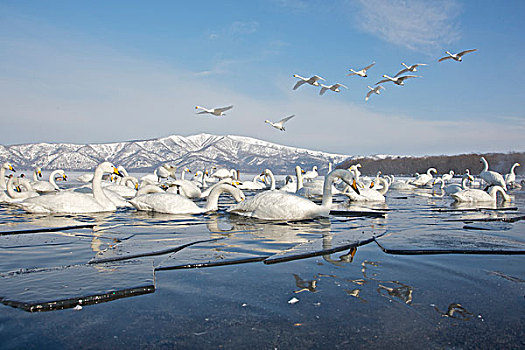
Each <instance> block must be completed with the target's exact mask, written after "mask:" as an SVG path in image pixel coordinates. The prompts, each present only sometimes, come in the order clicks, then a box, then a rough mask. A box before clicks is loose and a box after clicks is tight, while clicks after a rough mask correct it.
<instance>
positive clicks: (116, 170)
mask: <svg viewBox="0 0 525 350" xmlns="http://www.w3.org/2000/svg"><path fill="white" fill-rule="evenodd" d="M113 174H115V175H117V176H120V177H124V176H123V175H122V174H121V173H120V172H119V171H118V169H117V168H113Z"/></svg>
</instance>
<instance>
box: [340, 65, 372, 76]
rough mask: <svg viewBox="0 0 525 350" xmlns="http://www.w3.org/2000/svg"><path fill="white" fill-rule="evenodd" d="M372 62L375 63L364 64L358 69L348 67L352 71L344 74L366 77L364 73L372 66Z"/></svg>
mask: <svg viewBox="0 0 525 350" xmlns="http://www.w3.org/2000/svg"><path fill="white" fill-rule="evenodd" d="M374 64H376V63H375V62H373V63H372V64H370V65H368V66H366V67H365V68H363V69H361V70H359V71H355V70H353V69H352V68H350V69H349V70H350V72H352V73H350V74H347V75H346V76H351V75H359V76H360V77H363V78H366V77H367V75H366V71H367V70H369V69H370V68H372V66H373V65H374Z"/></svg>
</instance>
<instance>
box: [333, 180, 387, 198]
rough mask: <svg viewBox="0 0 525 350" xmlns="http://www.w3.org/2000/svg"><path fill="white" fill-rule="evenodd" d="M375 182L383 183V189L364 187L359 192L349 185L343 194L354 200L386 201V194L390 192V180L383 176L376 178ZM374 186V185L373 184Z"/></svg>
mask: <svg viewBox="0 0 525 350" xmlns="http://www.w3.org/2000/svg"><path fill="white" fill-rule="evenodd" d="M374 183H375V184H381V185H382V188H381V189H378V190H376V189H374V188H373V187H372V188H363V189H360V190H359V194H358V193H356V192H355V191H354V190H351V189H350V186H349V185H347V186H346V187H345V189H344V190H343V194H344V195H345V196H347V197H348V199H349V200H350V201H352V202H385V201H386V199H385V194H386V193H387V192H388V188H389V185H388V182H387V181H386V180H385V179H383V178H378V179H377V180H374ZM373 186H374V185H373Z"/></svg>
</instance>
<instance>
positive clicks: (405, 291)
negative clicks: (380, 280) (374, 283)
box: [377, 281, 412, 304]
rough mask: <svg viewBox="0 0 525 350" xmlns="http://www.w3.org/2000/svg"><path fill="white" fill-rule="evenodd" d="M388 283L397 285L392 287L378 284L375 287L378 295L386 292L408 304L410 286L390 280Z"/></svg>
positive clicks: (410, 291) (409, 300) (410, 293)
mask: <svg viewBox="0 0 525 350" xmlns="http://www.w3.org/2000/svg"><path fill="white" fill-rule="evenodd" d="M390 283H393V284H397V285H398V287H394V288H392V287H387V286H384V285H382V284H380V285H379V287H378V288H377V292H378V293H379V294H380V295H385V294H384V292H386V293H387V294H388V295H389V296H391V297H393V298H398V299H400V300H402V301H403V302H404V303H405V304H410V303H411V302H412V287H410V286H407V285H406V284H403V283H401V282H397V281H390Z"/></svg>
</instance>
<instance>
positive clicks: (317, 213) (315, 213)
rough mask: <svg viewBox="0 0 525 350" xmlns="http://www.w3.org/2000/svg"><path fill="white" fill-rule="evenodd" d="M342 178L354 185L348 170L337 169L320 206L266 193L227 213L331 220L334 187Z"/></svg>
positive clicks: (330, 176)
mask: <svg viewBox="0 0 525 350" xmlns="http://www.w3.org/2000/svg"><path fill="white" fill-rule="evenodd" d="M337 178H340V179H342V180H343V181H344V182H346V183H347V184H349V185H351V184H352V182H353V175H352V173H350V172H349V171H348V170H344V169H336V170H334V171H332V172H331V173H330V174H328V175H327V176H326V178H325V181H324V193H323V201H322V204H321V205H317V204H315V203H314V202H312V201H310V200H308V199H306V198H304V197H300V196H297V195H295V194H292V193H288V192H284V191H279V190H276V191H265V192H262V193H259V194H257V195H255V196H254V197H252V198H250V199H248V200H245V201H243V202H241V203H238V204H236V205H235V206H233V207H231V208H230V209H228V212H229V213H232V214H237V215H243V216H248V217H252V218H257V219H264V220H306V219H313V218H317V217H328V216H329V215H330V209H331V207H332V185H333V184H334V181H335V180H336V179H337Z"/></svg>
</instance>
